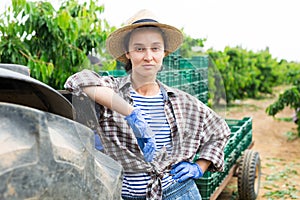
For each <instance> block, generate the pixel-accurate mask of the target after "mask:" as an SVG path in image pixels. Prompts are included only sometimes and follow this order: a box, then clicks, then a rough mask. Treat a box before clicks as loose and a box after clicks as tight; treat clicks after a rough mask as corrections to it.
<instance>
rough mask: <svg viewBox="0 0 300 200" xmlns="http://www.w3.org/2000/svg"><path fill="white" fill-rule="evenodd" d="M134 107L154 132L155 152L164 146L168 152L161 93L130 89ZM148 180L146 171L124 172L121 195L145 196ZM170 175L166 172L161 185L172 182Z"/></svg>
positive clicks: (170, 145) (166, 185)
mask: <svg viewBox="0 0 300 200" xmlns="http://www.w3.org/2000/svg"><path fill="white" fill-rule="evenodd" d="M130 94H131V97H132V99H133V102H134V107H139V108H140V109H141V110H142V112H143V116H144V118H145V120H146V121H147V122H148V124H149V126H150V128H151V130H152V132H153V133H154V134H155V141H156V153H157V152H158V151H159V150H160V149H161V148H162V147H163V146H165V147H166V149H167V152H168V153H169V154H170V153H171V149H172V143H171V134H170V126H169V123H168V121H167V118H166V115H165V112H164V101H163V95H162V93H161V92H160V93H159V94H158V95H155V96H142V95H140V94H138V93H137V92H135V91H134V90H131V92H130ZM149 181H150V176H149V175H148V174H147V173H126V172H125V173H124V179H123V188H122V195H126V196H145V195H146V187H147V185H148V182H149ZM173 181H174V180H173V179H172V176H170V174H169V173H166V174H165V175H164V177H163V179H162V187H163V189H164V188H167V187H168V186H169V185H171V184H172V183H173Z"/></svg>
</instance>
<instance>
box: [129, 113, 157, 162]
mask: <svg viewBox="0 0 300 200" xmlns="http://www.w3.org/2000/svg"><path fill="white" fill-rule="evenodd" d="M125 119H126V121H127V122H128V124H129V126H130V127H131V128H132V130H133V133H134V135H135V137H136V138H137V142H138V145H139V146H140V148H141V149H142V151H143V153H144V158H145V161H147V162H151V161H152V160H153V157H154V154H155V149H156V144H155V136H154V134H153V133H152V131H151V129H150V127H149V125H148V123H147V122H146V120H145V118H144V117H143V115H142V113H141V110H140V109H138V108H136V109H134V110H133V111H132V113H131V114H130V115H128V116H126V117H125Z"/></svg>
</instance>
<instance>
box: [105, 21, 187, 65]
mask: <svg viewBox="0 0 300 200" xmlns="http://www.w3.org/2000/svg"><path fill="white" fill-rule="evenodd" d="M150 25H151V26H156V27H159V28H160V29H161V30H162V31H163V32H164V34H165V39H166V41H165V42H166V44H167V49H165V51H166V56H167V55H168V54H169V53H171V52H174V51H176V50H177V49H178V48H179V46H180V45H181V44H182V42H183V34H182V32H181V31H180V30H179V29H177V28H176V27H174V26H170V25H167V24H161V23H158V22H142V23H137V24H131V25H127V26H124V27H122V28H119V29H117V30H116V31H114V32H113V33H111V34H110V35H109V36H108V38H107V40H106V49H107V51H108V52H109V53H110V54H111V55H112V56H113V57H114V58H115V59H116V60H118V61H120V62H122V63H127V61H128V59H127V58H126V56H125V51H126V50H125V49H124V38H125V36H126V35H127V34H128V33H129V32H131V31H132V30H133V29H135V28H138V27H141V26H150Z"/></svg>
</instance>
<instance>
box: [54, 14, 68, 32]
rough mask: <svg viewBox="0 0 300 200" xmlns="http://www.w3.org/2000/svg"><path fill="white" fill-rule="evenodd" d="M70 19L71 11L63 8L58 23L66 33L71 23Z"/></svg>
mask: <svg viewBox="0 0 300 200" xmlns="http://www.w3.org/2000/svg"><path fill="white" fill-rule="evenodd" d="M70 20H71V15H70V13H69V12H68V11H66V10H63V11H62V12H61V13H59V15H58V17H57V25H58V26H59V27H60V28H61V29H62V30H63V31H64V32H65V33H66V31H67V29H68V28H69V25H70Z"/></svg>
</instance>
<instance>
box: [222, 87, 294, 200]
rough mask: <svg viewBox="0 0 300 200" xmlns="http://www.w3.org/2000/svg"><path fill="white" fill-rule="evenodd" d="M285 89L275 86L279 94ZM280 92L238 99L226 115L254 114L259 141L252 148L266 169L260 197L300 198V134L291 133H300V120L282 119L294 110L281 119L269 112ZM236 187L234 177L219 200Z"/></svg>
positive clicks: (226, 198)
mask: <svg viewBox="0 0 300 200" xmlns="http://www.w3.org/2000/svg"><path fill="white" fill-rule="evenodd" d="M282 91H283V88H277V89H276V90H275V92H276V94H279V93H280V92H282ZM276 96H277V95H276ZM276 96H272V97H267V98H264V99H261V100H252V99H249V100H245V101H241V102H239V103H236V104H235V106H233V107H230V108H227V113H226V118H228V119H242V118H243V117H252V120H253V128H252V130H253V141H254V142H255V143H254V146H253V148H252V149H253V150H255V151H258V152H259V154H260V158H261V170H262V176H261V181H260V189H259V195H258V198H257V199H258V200H260V199H264V200H265V199H266V200H273V199H280V200H281V199H300V138H298V139H295V137H293V136H288V133H291V132H294V133H296V124H294V123H293V122H291V121H287V120H279V119H286V118H291V117H292V116H293V110H291V109H289V108H286V109H284V110H283V111H282V112H280V113H278V114H277V115H276V118H277V119H275V118H273V117H272V116H268V115H267V114H266V112H265V110H266V108H267V107H268V106H269V105H270V104H271V103H273V102H274V101H275V100H276V99H277V97H276ZM236 191H237V178H235V177H234V178H233V179H232V180H231V181H230V183H229V184H228V185H227V187H226V188H225V189H224V190H223V192H222V193H221V195H220V196H219V197H218V200H229V199H233V197H232V193H236Z"/></svg>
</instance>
